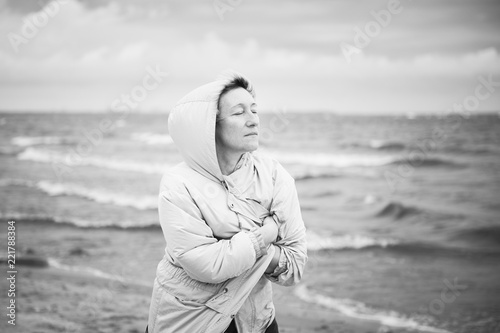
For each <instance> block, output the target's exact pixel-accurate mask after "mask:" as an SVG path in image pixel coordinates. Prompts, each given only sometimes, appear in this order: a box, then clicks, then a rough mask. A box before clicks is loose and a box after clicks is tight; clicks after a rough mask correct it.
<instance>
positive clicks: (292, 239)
mask: <svg viewBox="0 0 500 333" xmlns="http://www.w3.org/2000/svg"><path fill="white" fill-rule="evenodd" d="M273 179H274V192H273V201H272V203H271V213H272V214H273V217H274V218H275V220H276V221H277V222H278V224H279V232H278V236H279V240H278V241H276V242H275V243H274V246H276V247H279V249H280V251H275V253H276V252H280V254H279V258H278V263H277V265H276V266H275V269H274V270H273V271H272V273H271V274H266V276H267V278H268V279H270V280H271V281H273V282H276V283H278V284H281V285H285V286H288V285H294V284H297V283H298V282H299V281H300V280H301V278H302V274H303V271H304V267H305V264H306V262H307V242H306V228H305V226H304V221H303V220H302V214H301V211H300V204H299V199H298V195H297V190H296V188H295V180H294V179H293V178H292V176H290V174H289V173H288V172H287V171H286V170H285V169H284V168H283V167H282V166H281V165H280V164H279V163H277V167H276V170H275V174H274V175H273ZM273 259H274V258H273ZM273 261H274V260H273ZM270 268H271V267H269V269H270Z"/></svg>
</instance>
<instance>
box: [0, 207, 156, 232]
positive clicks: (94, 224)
mask: <svg viewBox="0 0 500 333" xmlns="http://www.w3.org/2000/svg"><path fill="white" fill-rule="evenodd" d="M0 218H2V219H4V220H15V221H16V222H21V223H32V224H36V225H47V226H51V225H65V226H68V227H74V228H82V229H101V228H107V229H119V230H123V229H127V230H129V229H130V230H135V229H141V230H143V229H154V230H157V229H159V228H160V224H159V222H156V221H152V222H138V221H137V220H128V221H127V220H120V221H119V222H117V221H113V220H103V219H99V220H98V221H95V220H86V219H82V218H76V217H67V216H64V217H62V216H53V215H47V214H39V213H37V214H31V213H20V212H1V211H0Z"/></svg>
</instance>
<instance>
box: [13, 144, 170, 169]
mask: <svg viewBox="0 0 500 333" xmlns="http://www.w3.org/2000/svg"><path fill="white" fill-rule="evenodd" d="M17 158H18V159H19V160H21V161H34V162H40V163H59V164H62V165H65V166H68V167H76V166H95V167H99V168H105V169H111V170H118V171H132V172H140V173H146V174H160V175H161V174H163V173H164V172H165V170H166V169H167V168H168V167H169V166H170V165H168V164H159V163H144V162H136V161H130V160H116V159H115V160H114V159H110V158H109V157H97V156H88V157H82V158H73V157H72V156H71V155H70V154H63V153H60V152H55V151H48V150H43V149H37V148H27V149H26V150H24V151H23V152H21V153H19V154H18V155H17ZM73 160H76V161H73ZM68 161H72V162H68Z"/></svg>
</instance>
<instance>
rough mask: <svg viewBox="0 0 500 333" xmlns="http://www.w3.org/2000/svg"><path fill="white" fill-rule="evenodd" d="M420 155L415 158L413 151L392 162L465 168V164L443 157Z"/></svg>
mask: <svg viewBox="0 0 500 333" xmlns="http://www.w3.org/2000/svg"><path fill="white" fill-rule="evenodd" d="M419 156H420V155H416V156H415V157H414V158H413V155H411V153H410V154H409V155H408V158H400V159H397V160H395V161H393V162H391V163H390V164H395V165H407V164H408V165H411V166H412V167H414V168H426V167H446V168H463V167H465V165H464V164H462V163H460V162H457V161H454V160H451V159H446V158H442V157H424V158H420V157H419Z"/></svg>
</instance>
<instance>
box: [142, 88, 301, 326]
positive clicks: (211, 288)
mask: <svg viewBox="0 0 500 333" xmlns="http://www.w3.org/2000/svg"><path fill="white" fill-rule="evenodd" d="M225 83H226V82H225V81H223V80H219V81H215V82H212V83H210V84H207V85H204V86H202V87H200V88H198V89H196V90H194V91H193V92H191V93H190V94H188V95H187V96H185V97H184V98H183V99H182V100H180V101H179V102H178V103H177V105H176V106H175V107H174V109H173V110H172V111H171V113H170V116H169V132H170V135H171V137H172V139H173V140H174V142H175V144H176V145H177V147H178V149H179V151H180V153H181V154H182V156H183V159H184V162H183V163H180V164H178V165H177V166H175V167H173V168H171V169H169V170H168V171H166V173H165V174H164V176H163V178H162V181H161V185H160V195H159V217H160V223H161V227H162V230H163V234H164V236H165V240H166V248H165V255H164V257H163V259H162V260H161V261H160V263H159V264H158V268H157V273H156V279H155V281H154V287H153V295H152V300H151V306H150V311H149V320H148V325H149V332H161V333H168V332H175V333H182V332H186V333H197V332H206V333H212V332H216V333H222V332H224V331H225V329H226V328H227V326H228V325H229V324H230V322H231V320H232V319H233V318H234V319H235V322H236V326H237V328H238V331H239V332H241V333H247V332H264V331H265V330H266V328H267V327H268V326H269V324H270V323H271V322H272V320H273V319H274V315H275V312H274V305H273V301H272V287H271V281H272V282H275V283H278V284H281V285H294V284H296V283H298V282H299V281H300V279H301V276H302V273H303V270H304V266H305V264H306V261H307V250H306V237H305V227H304V222H303V220H302V216H301V212H300V206H299V202H298V198H297V192H296V188H295V183H294V179H293V178H292V177H291V176H290V175H289V174H288V172H287V171H286V170H285V169H284V168H283V167H282V166H281V165H280V164H279V163H278V162H277V161H275V160H273V159H269V158H264V157H261V156H258V155H257V154H253V153H245V154H243V155H242V157H241V159H240V161H239V162H238V164H237V167H236V170H235V171H234V172H233V173H232V174H231V175H228V176H226V175H222V173H221V171H220V167H219V164H218V162H217V156H216V150H215V149H216V148H215V119H216V111H217V99H218V96H219V94H220V92H221V90H222V89H223V86H224V84H225ZM268 215H273V217H274V218H275V220H276V221H277V222H278V224H279V232H278V241H277V242H276V243H275V244H276V245H278V246H279V247H280V248H281V255H280V259H279V264H278V267H277V268H276V269H275V271H274V272H273V273H272V274H265V273H264V272H265V270H266V269H267V267H268V265H269V263H270V261H271V259H272V257H273V255H274V251H275V249H274V247H272V246H269V247H266V246H265V245H264V241H263V238H262V235H261V233H260V230H259V227H260V226H261V225H262V221H263V219H264V217H265V216H268Z"/></svg>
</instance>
